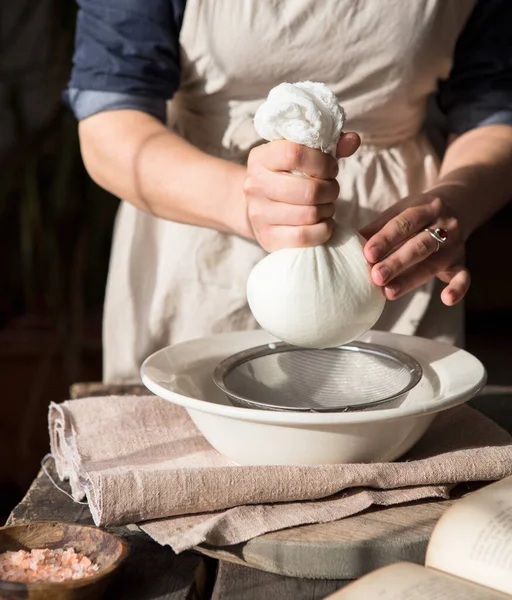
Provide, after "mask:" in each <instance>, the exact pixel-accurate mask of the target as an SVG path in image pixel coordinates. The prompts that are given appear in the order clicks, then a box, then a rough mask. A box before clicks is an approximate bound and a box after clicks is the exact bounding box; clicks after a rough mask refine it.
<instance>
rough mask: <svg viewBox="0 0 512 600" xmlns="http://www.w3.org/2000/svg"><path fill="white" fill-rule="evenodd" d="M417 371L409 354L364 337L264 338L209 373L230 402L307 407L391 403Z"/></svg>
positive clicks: (325, 408)
mask: <svg viewBox="0 0 512 600" xmlns="http://www.w3.org/2000/svg"><path fill="white" fill-rule="evenodd" d="M421 377H422V369H421V366H420V365H419V363H418V362H417V361H416V360H414V359H413V358H412V357H411V356H409V355H408V354H404V353H403V352H399V351H398V350H394V349H391V348H386V347H384V346H379V345H376V344H367V343H363V342H352V343H350V344H346V345H344V346H340V347H339V348H330V349H327V350H309V349H304V348H297V347H296V346H290V345H288V344H285V343H275V344H267V345H264V346H258V347H256V348H251V349H249V350H245V351H243V352H239V353H237V354H234V355H232V356H230V357H229V358H227V359H225V360H223V361H222V362H221V363H219V365H218V366H217V367H216V369H215V371H214V374H213V379H214V382H215V384H216V385H217V386H218V387H219V388H220V389H221V390H222V391H223V392H224V393H225V394H226V395H227V396H228V398H229V400H230V401H231V403H232V404H233V405H235V406H241V407H244V408H258V409H262V410H288V411H309V412H344V411H349V410H350V411H353V410H364V409H368V408H372V407H375V406H377V405H380V404H383V403H388V402H389V403H393V404H395V403H396V402H397V401H400V400H401V399H402V397H403V396H404V395H405V394H406V393H407V392H408V391H410V390H411V389H412V388H413V387H414V386H415V385H417V383H418V382H419V381H420V379H421Z"/></svg>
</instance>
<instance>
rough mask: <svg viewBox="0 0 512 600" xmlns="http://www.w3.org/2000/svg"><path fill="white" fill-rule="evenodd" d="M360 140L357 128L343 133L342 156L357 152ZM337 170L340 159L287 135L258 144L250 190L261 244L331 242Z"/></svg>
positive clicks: (249, 170)
mask: <svg viewBox="0 0 512 600" xmlns="http://www.w3.org/2000/svg"><path fill="white" fill-rule="evenodd" d="M359 145H360V139H359V136H358V135H357V134H356V133H346V134H342V136H341V138H340V141H339V142H338V147H337V156H338V158H346V157H349V156H351V155H352V154H354V152H355V151H356V150H357V149H358V148H359ZM292 171H296V172H300V173H301V174H303V175H295V174H293V173H292ZM337 174H338V163H337V161H336V159H335V158H333V157H332V156H330V155H328V154H324V153H323V152H321V151H320V150H314V149H312V148H307V147H306V146H301V145H299V144H294V143H292V142H288V141H286V140H278V141H275V142H269V143H267V144H263V145H261V146H258V147H257V148H254V149H253V150H252V151H251V153H250V154H249V159H248V163H247V177H246V179H245V183H244V193H245V197H246V200H247V214H248V217H249V221H250V224H251V227H252V229H253V232H254V237H255V238H256V240H257V241H258V243H259V244H260V245H261V246H262V247H263V248H264V249H265V250H266V251H267V252H273V251H275V250H279V249H281V248H297V247H308V246H317V245H319V244H323V243H324V242H326V241H327V240H328V239H329V238H330V237H331V234H332V232H333V225H334V221H333V216H334V210H335V207H334V203H335V201H336V199H337V198H338V194H339V185H338V182H337V181H336V176H337Z"/></svg>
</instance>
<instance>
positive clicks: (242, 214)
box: [223, 163, 255, 240]
mask: <svg viewBox="0 0 512 600" xmlns="http://www.w3.org/2000/svg"><path fill="white" fill-rule="evenodd" d="M246 176H247V169H246V167H243V166H241V165H237V164H234V163H228V164H227V177H226V190H227V193H226V203H225V205H224V211H223V213H224V214H223V219H224V222H225V223H226V226H227V227H228V229H229V232H230V233H232V234H234V235H238V236H240V237H244V238H247V239H250V240H254V239H255V238H254V232H253V229H252V226H251V223H250V220H249V216H248V214H247V200H246V197H245V193H244V182H245V179H246Z"/></svg>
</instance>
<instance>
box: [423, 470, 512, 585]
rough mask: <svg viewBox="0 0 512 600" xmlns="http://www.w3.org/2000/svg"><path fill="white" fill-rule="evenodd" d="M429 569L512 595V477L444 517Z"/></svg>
mask: <svg viewBox="0 0 512 600" xmlns="http://www.w3.org/2000/svg"><path fill="white" fill-rule="evenodd" d="M426 565H427V566H429V567H432V568H434V569H439V570H441V571H445V572H447V573H451V574H453V575H457V576H458V577H463V578H464V579H469V580H471V581H474V582H476V583H479V584H481V585H485V586H488V587H491V588H493V589H495V590H500V591H502V592H505V593H507V594H511V595H512V477H507V478H506V479H504V480H502V481H499V482H496V483H492V484H490V485H488V486H486V487H485V488H482V489H481V490H478V491H477V492H473V493H472V494H468V496H466V497H465V498H462V499H460V500H458V501H457V502H456V503H455V505H454V506H453V507H452V508H450V509H449V510H448V511H447V512H446V513H445V514H444V515H443V516H442V517H441V519H440V520H439V523H438V524H437V525H436V527H435V529H434V532H433V533H432V537H431V539H430V542H429V545H428V549H427V558H426Z"/></svg>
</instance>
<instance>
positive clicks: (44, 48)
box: [0, 0, 512, 524]
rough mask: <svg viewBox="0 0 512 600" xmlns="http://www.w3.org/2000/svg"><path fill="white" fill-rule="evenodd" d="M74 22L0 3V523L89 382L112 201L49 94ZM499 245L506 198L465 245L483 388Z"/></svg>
mask: <svg viewBox="0 0 512 600" xmlns="http://www.w3.org/2000/svg"><path fill="white" fill-rule="evenodd" d="M74 19H75V6H74V2H73V1H72V0H15V1H14V0H13V1H11V2H8V1H7V0H2V1H1V2H0V524H1V523H2V521H3V519H4V518H5V517H6V516H7V514H8V512H9V510H10V509H11V507H12V506H13V504H14V503H16V502H17V501H18V500H19V499H20V498H21V496H22V494H23V493H24V492H25V491H26V489H27V487H28V485H29V484H30V481H31V479H32V478H33V477H34V475H35V474H36V473H37V470H38V466H39V462H40V460H41V457H42V456H43V454H44V453H45V452H46V451H47V448H48V434H47V426H46V415H47V409H48V404H49V402H50V401H57V402H58V401H61V400H63V399H65V398H66V396H67V393H68V389H69V386H70V384H71V383H73V382H77V381H95V380H96V381H97V380H99V379H101V311H102V301H103V293H104V286H105V277H106V273H107V267H108V256H109V249H110V240H111V231H112V225H113V219H114V216H115V211H116V208H117V200H116V199H115V198H113V197H111V196H110V195H109V194H107V193H106V192H104V191H102V190H100V189H99V188H98V187H97V186H96V185H94V184H93V183H92V182H91V181H90V180H89V178H88V176H87V174H86V173H85V170H84V168H83V165H82V162H81V159H80V153H79V146H78V139H77V128H76V122H75V119H74V117H73V116H72V115H71V114H70V113H69V111H68V110H67V108H66V107H65V106H64V105H63V104H62V102H61V98H60V96H61V92H62V89H63V88H64V87H65V84H66V80H67V76H68V73H69V68H70V60H71V54H72V45H73V28H74ZM432 117H433V122H434V123H435V125H436V127H437V126H439V127H441V129H442V121H440V120H439V115H438V114H436V113H435V112H434V113H433V114H432ZM511 176H512V173H511ZM485 201H486V199H485V198H482V202H485ZM511 242H512V207H510V206H509V207H508V208H507V209H505V210H504V211H502V212H501V213H500V214H499V215H497V216H496V217H495V218H494V219H493V220H492V221H491V222H489V223H488V224H487V225H486V226H485V227H483V228H482V229H481V230H480V231H478V232H477V233H476V234H475V235H474V236H473V238H472V239H471V241H470V244H469V247H468V258H467V262H468V265H469V267H470V268H471V270H472V274H473V286H472V288H471V292H470V294H469V297H468V299H467V302H466V328H467V347H468V349H469V350H470V351H471V352H473V353H474V354H476V355H477V356H478V357H479V358H481V360H483V361H484V363H485V365H486V367H487V368H488V370H489V376H490V377H489V381H490V383H491V384H503V385H505V384H512V360H511V349H512V342H511V340H512V336H511V332H512V319H511V315H512V284H511V283H510V280H511V276H512V269H511V266H510V263H511V259H512V252H511V249H510V248H511Z"/></svg>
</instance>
